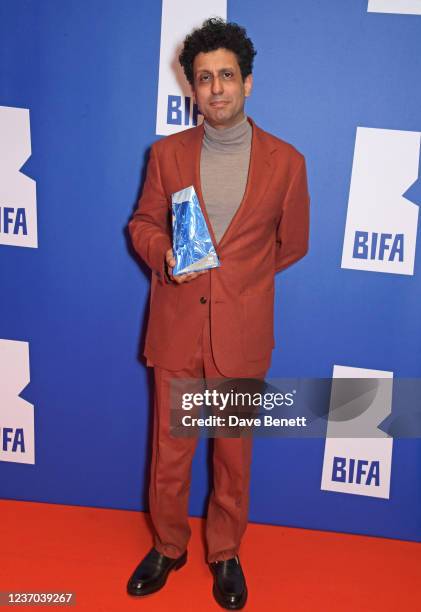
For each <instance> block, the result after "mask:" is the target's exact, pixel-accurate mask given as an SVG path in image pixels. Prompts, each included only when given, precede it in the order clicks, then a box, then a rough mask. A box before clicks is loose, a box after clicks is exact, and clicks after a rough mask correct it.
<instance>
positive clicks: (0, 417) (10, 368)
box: [0, 340, 35, 463]
mask: <svg viewBox="0 0 421 612" xmlns="http://www.w3.org/2000/svg"><path fill="white" fill-rule="evenodd" d="M29 381H30V375H29V345H28V343H27V342H19V341H15V340H0V460H1V461H13V462H16V463H35V451H34V407H33V405H32V404H30V403H29V402H27V401H26V400H24V399H23V398H22V397H20V393H21V392H22V391H23V389H25V387H26V386H27V385H28V384H29Z"/></svg>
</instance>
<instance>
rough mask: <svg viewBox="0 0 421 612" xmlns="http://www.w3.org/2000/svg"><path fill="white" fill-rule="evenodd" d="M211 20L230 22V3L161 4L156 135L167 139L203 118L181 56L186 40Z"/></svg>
mask: <svg viewBox="0 0 421 612" xmlns="http://www.w3.org/2000/svg"><path fill="white" fill-rule="evenodd" d="M211 16H218V17H222V18H223V19H226V18H227V0H178V1H177V2H174V0H162V18H161V47H160V54H159V80H158V105H157V113H156V133H157V134H160V135H164V136H167V135H168V134H174V133H176V132H180V131H181V130H185V129H186V128H187V127H192V126H194V125H197V123H198V121H199V120H200V118H201V114H200V113H199V111H198V108H197V106H196V105H195V104H193V99H192V92H191V87H190V85H189V83H188V82H187V79H186V77H185V76H184V72H183V69H182V68H181V66H180V64H179V61H178V56H179V54H180V52H181V48H182V44H183V40H184V38H185V37H186V35H187V34H189V33H190V32H191V31H192V30H193V29H194V28H197V27H200V26H201V25H202V23H203V21H205V19H208V18H209V17H211Z"/></svg>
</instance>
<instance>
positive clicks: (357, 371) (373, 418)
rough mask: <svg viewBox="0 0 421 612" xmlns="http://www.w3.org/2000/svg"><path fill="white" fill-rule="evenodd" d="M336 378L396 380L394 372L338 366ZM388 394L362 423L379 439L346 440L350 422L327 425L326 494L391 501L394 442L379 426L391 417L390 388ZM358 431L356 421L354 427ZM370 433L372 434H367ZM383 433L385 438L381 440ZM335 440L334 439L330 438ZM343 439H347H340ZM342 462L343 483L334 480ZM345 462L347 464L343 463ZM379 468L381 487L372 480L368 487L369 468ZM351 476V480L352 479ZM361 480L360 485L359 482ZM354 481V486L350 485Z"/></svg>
mask: <svg viewBox="0 0 421 612" xmlns="http://www.w3.org/2000/svg"><path fill="white" fill-rule="evenodd" d="M333 378H390V379H391V378H393V372H387V371H385V370H367V369H364V368H353V367H347V366H338V365H335V366H334V368H333ZM385 390H386V393H381V394H379V397H376V398H375V400H374V402H373V406H371V407H370V408H369V412H370V411H371V415H370V414H368V415H367V414H366V413H364V414H362V415H360V417H357V418H359V419H363V420H364V431H367V430H368V428H370V427H371V428H372V429H373V435H374V430H375V432H376V437H373V438H369V437H365V438H356V437H353V438H347V437H345V436H346V434H347V428H348V431H349V423H348V422H347V421H342V422H338V421H337V420H336V421H330V419H329V422H328V427H327V433H326V442H325V452H324V458H323V471H322V481H321V487H320V488H321V489H322V490H324V491H336V492H339V493H351V494H353V495H366V496H369V497H380V498H384V499H388V498H389V496H390V475H391V465H392V450H393V438H390V437H388V435H387V434H386V433H385V432H381V431H379V430H378V429H377V427H378V425H379V424H380V423H381V422H382V421H383V420H384V419H385V418H386V417H387V416H388V415H389V414H390V412H391V408H392V394H391V390H392V389H391V385H390V386H387V387H385ZM353 428H355V419H354V423H353ZM368 433H369V432H368ZM382 433H383V434H384V437H382ZM329 436H332V437H329ZM338 436H344V437H338ZM338 458H340V461H341V462H342V463H341V464H340V465H342V466H344V469H343V473H344V482H341V481H340V479H334V478H333V473H334V472H335V463H336V462H337V461H338ZM342 460H344V461H342ZM377 464H378V466H379V470H378V472H379V485H378V486H377V485H375V484H374V483H373V481H372V480H371V481H370V483H369V484H368V481H367V479H366V478H365V476H366V474H367V472H368V470H369V469H370V466H374V465H377ZM359 469H361V470H364V472H365V474H363V475H362V478H360V479H358V477H357V474H358V470H359ZM351 472H352V473H353V474H352V477H351ZM358 480H361V482H358ZM350 481H351V482H350Z"/></svg>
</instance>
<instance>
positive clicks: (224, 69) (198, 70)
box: [196, 66, 234, 74]
mask: <svg viewBox="0 0 421 612" xmlns="http://www.w3.org/2000/svg"><path fill="white" fill-rule="evenodd" d="M228 70H230V71H231V72H234V66H227V67H226V68H220V69H219V70H218V72H227V71H228ZM199 72H212V71H211V70H209V68H198V69H197V70H196V74H199Z"/></svg>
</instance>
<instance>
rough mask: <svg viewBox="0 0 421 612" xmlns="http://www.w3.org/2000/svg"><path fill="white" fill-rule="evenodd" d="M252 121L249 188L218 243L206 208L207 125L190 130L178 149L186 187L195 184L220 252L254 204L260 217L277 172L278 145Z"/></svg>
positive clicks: (217, 249) (180, 172)
mask: <svg viewBox="0 0 421 612" xmlns="http://www.w3.org/2000/svg"><path fill="white" fill-rule="evenodd" d="M248 120H249V122H250V124H251V126H252V130H253V131H252V140H251V151H250V164H249V172H248V177H247V184H246V189H245V192H244V195H243V199H242V201H241V203H240V205H239V207H238V209H237V210H236V212H235V214H234V216H233V218H232V219H231V222H230V224H229V225H228V227H227V229H226V231H225V233H224V235H223V236H222V238H221V240H220V241H219V243H218V244H217V243H216V239H215V235H214V233H213V228H212V224H211V222H210V220H209V217H208V214H207V211H206V206H205V203H204V201H203V194H202V189H201V184H200V155H201V150H202V140H203V134H204V127H203V124H201V125H200V126H198V127H197V128H193V129H191V130H186V132H185V135H184V138H182V139H181V140H180V144H179V146H178V149H177V151H176V159H177V166H178V171H179V174H180V178H181V183H182V185H183V188H184V187H188V186H189V185H193V186H194V188H195V190H196V194H197V197H198V199H199V203H200V207H201V209H202V212H203V216H204V217H205V219H206V223H207V225H208V228H209V233H210V235H211V238H212V242H213V244H214V245H215V248H216V251H217V253H218V255H219V254H220V252H221V250H222V248H223V246H224V244H225V243H226V242H227V241H228V240H230V239H231V238H232V237H233V236H234V235H235V231H236V228H237V227H238V226H239V225H240V224H241V218H242V217H243V215H244V214H245V213H246V212H247V211H248V210H249V209H250V207H252V209H253V211H254V214H256V218H258V213H259V202H260V200H262V198H263V197H264V194H265V192H266V189H267V187H268V185H269V183H270V180H271V177H272V174H273V171H274V163H273V161H272V159H271V154H272V151H273V150H274V149H275V148H276V147H271V146H268V141H267V139H266V138H265V135H264V132H263V131H262V130H261V129H260V128H259V127H258V126H257V125H256V124H255V123H254V121H253V120H252V119H251V118H250V117H249V118H248Z"/></svg>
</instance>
